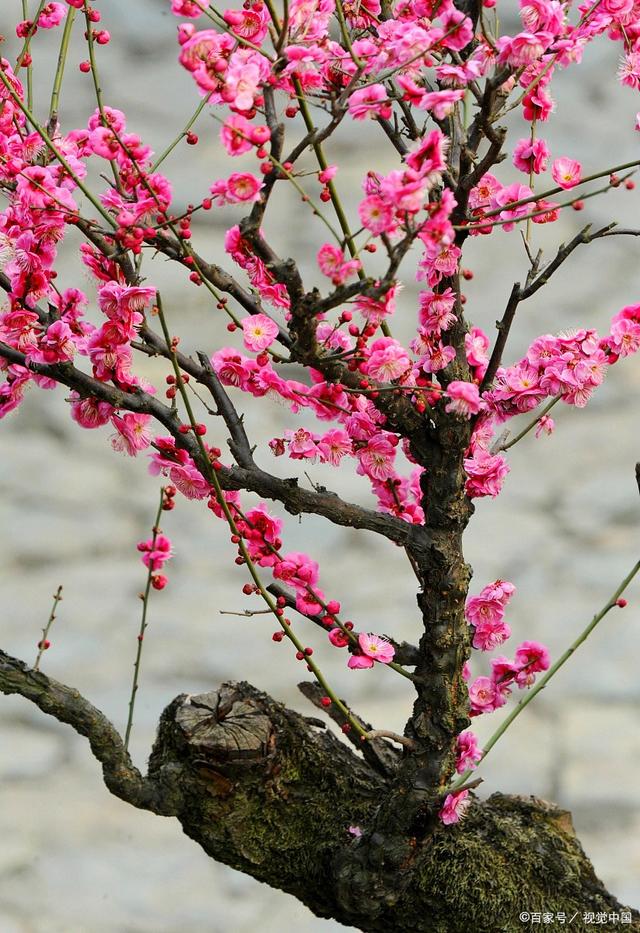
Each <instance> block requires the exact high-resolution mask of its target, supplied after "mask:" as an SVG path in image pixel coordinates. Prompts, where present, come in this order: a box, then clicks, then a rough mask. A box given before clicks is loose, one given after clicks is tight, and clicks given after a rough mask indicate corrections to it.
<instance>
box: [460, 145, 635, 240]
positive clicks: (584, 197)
mask: <svg viewBox="0 0 640 933" xmlns="http://www.w3.org/2000/svg"><path fill="white" fill-rule="evenodd" d="M631 164H634V163H631ZM635 165H640V162H636V163H635ZM611 171H612V172H615V171H616V169H611ZM606 174H607V173H606V172H602V173H601V174H600V176H599V177H602V175H606ZM631 175H633V172H628V173H627V174H626V175H623V176H622V178H620V179H619V183H620V184H621V183H622V182H623V181H626V180H627V178H630V177H631ZM614 187H619V185H618V184H616V185H612V184H611V182H609V184H608V185H604V186H603V187H602V188H596V189H595V190H594V191H588V192H587V193H586V194H579V195H577V196H576V197H575V198H571V199H570V200H569V201H561V202H560V203H558V204H554V205H553V207H542V208H540V210H537V211H530V212H529V213H528V214H522V215H521V216H519V217H508V218H507V219H506V220H494V217H495V215H496V214H497V213H500V212H501V211H508V210H511V208H512V207H513V206H514V205H515V204H518V203H519V204H526V203H530V202H531V201H533V200H538V199H540V198H543V197H544V195H541V194H539V195H538V196H537V197H536V198H523V200H522V201H519V202H516V201H514V202H513V204H505V205H504V207H499V208H497V209H496V210H493V211H489V212H488V213H487V214H485V215H484V216H485V217H486V218H488V223H487V221H486V220H479V221H478V222H477V223H472V224H454V225H453V229H454V230H480V229H483V228H484V229H486V228H487V227H491V226H495V227H502V226H504V224H519V223H522V221H523V220H528V219H529V218H530V217H541V216H542V215H543V214H548V213H549V212H550V211H552V210H562V209H563V208H565V207H572V206H573V205H574V204H577V202H578V201H588V200H589V198H595V197H597V195H599V194H606V192H607V191H610V190H611V188H614ZM555 190H556V191H559V190H562V189H555ZM525 242H526V241H525Z"/></svg>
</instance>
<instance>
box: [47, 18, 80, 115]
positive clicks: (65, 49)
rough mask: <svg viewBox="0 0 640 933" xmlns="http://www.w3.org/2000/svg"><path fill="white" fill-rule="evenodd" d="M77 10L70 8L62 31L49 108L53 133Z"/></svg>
mask: <svg viewBox="0 0 640 933" xmlns="http://www.w3.org/2000/svg"><path fill="white" fill-rule="evenodd" d="M76 13H77V10H76V8H75V7H72V6H70V7H69V9H68V10H67V17H66V19H65V22H64V29H63V31H62V39H61V41H60V52H59V53H58V64H57V67H56V73H55V76H54V79H53V88H52V89H51V104H50V106H49V132H51V133H53V132H54V130H55V124H56V122H57V119H58V106H59V103H60V89H61V87H62V77H63V75H64V69H65V66H66V64H67V56H68V54H69V42H70V41H71V34H72V32H73V23H74V20H75V18H76Z"/></svg>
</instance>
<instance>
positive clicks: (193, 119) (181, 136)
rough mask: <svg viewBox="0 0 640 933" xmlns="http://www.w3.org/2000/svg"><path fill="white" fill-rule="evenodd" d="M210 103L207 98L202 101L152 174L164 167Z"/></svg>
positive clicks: (160, 158)
mask: <svg viewBox="0 0 640 933" xmlns="http://www.w3.org/2000/svg"><path fill="white" fill-rule="evenodd" d="M208 103H209V98H208V97H205V98H204V99H203V100H201V101H200V103H199V104H198V106H197V107H196V110H195V113H194V114H193V116H192V117H191V119H190V120H189V121H188V123H186V124H185V126H184V128H183V129H182V130H180V132H179V133H178V135H177V136H176V138H175V139H174V140H173V142H172V143H170V144H169V145H168V146H167V148H166V149H165V150H164V152H163V153H162V155H160V156H158V158H157V159H156V161H155V162H154V163H153V165H152V166H151V171H152V172H157V171H158V168H159V167H160V166H161V165H162V163H163V162H164V160H165V159H166V158H167V156H168V155H170V154H171V153H172V152H173V150H174V149H175V148H176V146H177V145H178V143H179V142H180V140H181V139H184V137H185V136H186V135H187V133H188V132H189V130H190V129H191V127H192V126H193V124H194V123H195V122H196V120H197V119H198V117H199V116H200V114H201V113H202V111H203V110H204V108H205V107H206V106H207V104H208Z"/></svg>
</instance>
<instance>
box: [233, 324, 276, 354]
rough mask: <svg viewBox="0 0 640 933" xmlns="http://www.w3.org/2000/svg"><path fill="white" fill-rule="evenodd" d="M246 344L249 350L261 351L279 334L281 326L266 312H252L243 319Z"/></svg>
mask: <svg viewBox="0 0 640 933" xmlns="http://www.w3.org/2000/svg"><path fill="white" fill-rule="evenodd" d="M241 324H242V333H243V338H244V345H245V347H246V348H247V349H248V350H253V351H254V352H255V353H261V352H262V351H263V350H266V349H267V347H270V346H271V344H272V343H273V341H274V340H275V339H276V337H277V336H278V331H279V327H278V325H277V324H276V322H275V321H272V320H271V318H270V317H268V316H267V315H266V314H251V315H249V317H245V318H243V319H242V321H241Z"/></svg>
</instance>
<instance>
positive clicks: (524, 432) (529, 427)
mask: <svg viewBox="0 0 640 933" xmlns="http://www.w3.org/2000/svg"><path fill="white" fill-rule="evenodd" d="M561 398H562V396H561V395H556V396H555V398H552V399H551V401H550V402H549V403H548V405H545V407H544V408H543V409H542V411H541V412H539V413H538V415H537V416H536V417H535V418H534V419H533V421H530V422H529V424H528V425H527V426H526V428H523V429H522V431H520V433H519V434H516V436H515V437H514V438H513V439H512V440H510V441H509V442H508V443H506V444H501V445H500V447H499V448H498V450H496V453H498V452H499V451H501V450H509V448H510V447H513V446H514V445H515V444H517V443H518V441H521V440H522V438H523V437H526V436H527V434H528V433H529V431H532V430H533V429H534V428H535V426H536V425H537V423H538V422H539V421H540V419H541V418H544V416H545V415H546V414H548V413H549V412H550V411H551V409H552V408H553V406H554V405H557V403H558V402H559V401H560V399H561Z"/></svg>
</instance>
